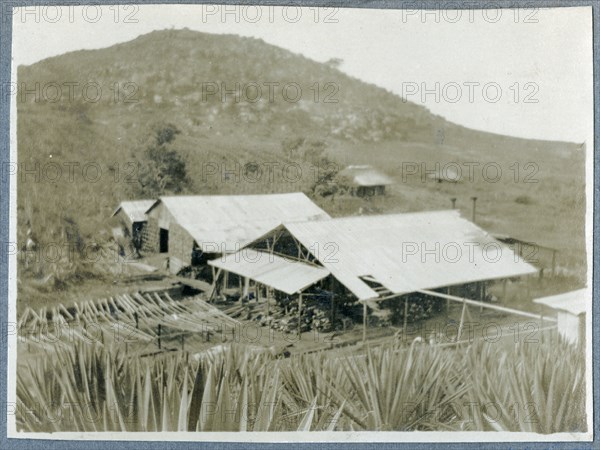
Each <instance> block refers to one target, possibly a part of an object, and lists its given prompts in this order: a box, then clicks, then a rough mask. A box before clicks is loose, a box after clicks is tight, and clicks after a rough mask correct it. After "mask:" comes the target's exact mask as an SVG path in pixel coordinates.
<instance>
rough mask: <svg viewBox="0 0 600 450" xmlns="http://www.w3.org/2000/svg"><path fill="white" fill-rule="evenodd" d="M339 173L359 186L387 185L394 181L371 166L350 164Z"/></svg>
mask: <svg viewBox="0 0 600 450" xmlns="http://www.w3.org/2000/svg"><path fill="white" fill-rule="evenodd" d="M339 175H340V176H341V177H346V178H349V179H350V180H352V182H353V183H355V184H357V185H358V186H382V185H384V186H385V185H389V184H393V183H394V181H393V180H392V179H391V178H390V177H388V176H387V175H385V174H383V173H381V172H380V171H378V170H377V169H374V168H373V167H371V166H348V167H346V168H345V169H344V170H342V171H341V172H340V173H339Z"/></svg>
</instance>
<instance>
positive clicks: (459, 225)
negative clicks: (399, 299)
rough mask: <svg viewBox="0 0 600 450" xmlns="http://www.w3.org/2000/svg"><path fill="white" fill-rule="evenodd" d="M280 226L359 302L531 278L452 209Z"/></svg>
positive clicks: (504, 248)
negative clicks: (516, 278) (489, 281)
mask: <svg viewBox="0 0 600 450" xmlns="http://www.w3.org/2000/svg"><path fill="white" fill-rule="evenodd" d="M284 226H285V228H286V229H287V230H288V231H289V233H290V234H291V236H292V237H293V238H294V239H295V240H296V241H297V242H298V243H299V244H300V245H302V247H304V248H305V249H307V250H308V251H309V252H310V253H311V254H312V255H313V256H314V258H316V260H317V261H318V262H319V263H320V264H322V265H323V267H325V268H327V269H328V270H329V271H330V272H331V275H332V276H333V277H335V278H336V279H337V280H338V281H339V282H340V283H342V284H343V285H344V286H345V287H346V288H347V289H348V290H349V291H350V292H352V293H353V294H354V295H355V296H356V297H357V298H358V299H359V300H363V301H364V300H377V299H381V297H382V296H389V295H394V296H398V295H402V294H406V293H411V292H416V291H419V290H422V289H436V288H440V287H447V286H454V285H461V284H466V283H473V282H477V281H483V280H494V279H503V278H511V277H516V276H521V275H527V274H532V273H536V272H537V269H536V268H535V267H533V266H532V265H530V264H529V263H527V262H526V261H524V260H523V259H522V258H521V257H519V256H518V255H516V254H515V253H514V252H513V251H511V250H510V249H509V248H508V247H507V246H505V245H502V244H501V243H499V242H498V241H496V240H495V239H494V238H493V237H492V236H491V235H489V234H488V233H487V232H485V231H484V230H482V229H481V228H479V227H478V226H476V225H475V224H473V223H472V222H470V221H468V220H466V219H464V218H462V217H461V216H460V213H459V212H458V211H457V210H450V211H432V212H419V213H405V214H387V215H374V216H358V217H344V218H334V219H331V220H328V221H321V222H315V221H312V222H296V223H286V224H285V225H284ZM382 293H383V294H382Z"/></svg>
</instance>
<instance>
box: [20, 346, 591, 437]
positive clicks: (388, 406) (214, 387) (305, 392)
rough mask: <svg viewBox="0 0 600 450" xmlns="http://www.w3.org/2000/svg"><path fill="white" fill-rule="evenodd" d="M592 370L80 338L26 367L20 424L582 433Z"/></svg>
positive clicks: (529, 360) (482, 352)
mask: <svg viewBox="0 0 600 450" xmlns="http://www.w3.org/2000/svg"><path fill="white" fill-rule="evenodd" d="M557 350H558V352H557ZM583 371H584V364H583V358H581V357H580V356H579V355H578V352H577V351H576V350H575V349H573V348H571V347H569V346H567V345H566V344H561V345H560V346H559V347H558V348H556V347H555V346H552V345H549V344H540V345H539V346H538V345H536V346H533V347H527V346H522V345H521V346H517V347H516V348H515V349H512V350H511V349H506V348H502V347H498V346H495V345H493V344H491V343H482V344H474V345H472V346H470V347H468V348H463V347H460V348H442V347H436V346H428V345H415V344H413V345H411V346H410V347H400V346H397V345H394V344H387V345H383V346H378V347H374V348H371V349H366V350H365V351H364V352H361V353H360V354H340V353H334V352H318V353H314V354H310V355H302V356H294V357H291V358H289V359H286V360H280V359H275V358H273V357H272V356H271V355H270V354H269V353H256V352H252V351H249V350H248V349H247V348H246V347H244V346H231V347H227V348H225V349H224V351H222V352H219V353H211V354H210V356H206V357H204V358H201V359H200V360H196V359H195V358H192V357H190V355H188V354H185V353H179V354H170V355H163V356H158V357H154V358H143V359H142V358H132V357H127V356H126V355H125V354H124V353H123V352H120V351H118V350H116V351H115V350H113V349H110V348H107V347H105V346H101V345H86V344H81V343H76V344H74V345H73V347H72V348H57V349H56V352H53V353H52V354H48V355H47V357H46V358H41V359H39V360H37V361H36V362H34V363H30V364H29V365H21V366H20V368H19V373H18V379H17V400H18V404H17V424H18V427H19V428H20V429H21V430H24V431H294V430H305V431H308V430H312V431H315V430H396V431H408V430H458V429H462V430H465V429H466V430H508V431H536V432H542V433H551V432H557V431H581V430H582V429H584V428H585V409H584V398H585V389H584V377H583V373H584V372H583ZM527 405H534V407H535V412H530V414H529V415H528V414H527V412H528V410H527V409H526V408H530V406H527ZM492 406H494V407H495V408H496V409H494V410H492ZM515 408H516V409H519V411H518V412H519V414H520V417H517V415H516V414H515Z"/></svg>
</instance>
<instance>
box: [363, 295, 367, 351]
mask: <svg viewBox="0 0 600 450" xmlns="http://www.w3.org/2000/svg"><path fill="white" fill-rule="evenodd" d="M366 340H367V304H366V303H363V342H366Z"/></svg>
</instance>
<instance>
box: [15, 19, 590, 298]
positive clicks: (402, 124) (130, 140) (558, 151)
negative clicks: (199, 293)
mask: <svg viewBox="0 0 600 450" xmlns="http://www.w3.org/2000/svg"><path fill="white" fill-rule="evenodd" d="M18 82H19V87H20V92H19V97H18V102H17V103H18V121H17V127H18V155H19V164H20V165H21V166H20V169H21V170H20V176H19V181H18V223H19V226H18V240H19V246H20V247H21V248H24V246H25V245H26V241H27V238H28V236H29V237H30V238H32V239H33V241H34V242H35V243H36V245H37V247H38V248H50V247H52V245H53V244H56V243H58V244H59V245H61V246H63V247H64V246H68V247H70V248H71V247H73V248H74V249H75V253H74V254H75V255H76V256H75V257H74V256H73V254H69V255H68V256H66V257H65V255H64V252H63V254H62V255H61V257H59V258H52V257H47V256H46V257H44V256H43V257H42V260H41V261H37V262H35V261H34V262H33V263H32V262H31V261H30V260H29V259H27V258H20V261H19V263H20V265H19V268H20V270H21V272H20V275H21V276H20V283H21V285H23V284H30V283H29V282H30V281H31V282H40V283H42V284H43V285H44V286H45V285H47V284H48V280H51V281H52V282H51V283H50V285H51V288H52V289H56V288H65V289H66V288H67V287H68V286H69V285H71V284H73V283H74V282H80V281H81V280H84V279H86V278H88V277H90V276H104V275H99V274H102V273H104V272H105V271H106V270H108V269H107V268H106V267H105V266H106V264H104V265H102V262H105V260H106V258H105V257H104V256H102V255H104V253H102V252H103V251H104V250H105V248H106V245H107V243H109V241H110V238H109V236H110V233H109V228H108V221H107V219H108V217H109V216H110V214H111V212H112V210H113V209H114V207H115V205H116V204H117V203H118V202H119V201H120V200H122V199H124V198H136V197H139V196H140V195H141V192H140V186H139V183H138V175H139V167H140V164H142V165H143V164H144V160H143V157H142V155H143V151H144V149H145V148H146V147H147V146H148V142H149V138H150V137H151V135H152V133H153V129H156V126H158V125H160V124H165V123H169V124H173V125H174V126H175V127H177V129H179V130H180V133H179V134H178V135H177V138H176V140H175V142H174V144H173V147H174V148H175V149H176V150H177V152H178V153H179V154H181V156H182V158H183V159H184V160H185V161H186V163H187V171H188V175H189V178H190V184H189V186H188V187H187V188H186V192H189V193H199V194H209V193H213V194H214V193H223V194H228V193H266V192H286V191H297V190H301V191H304V192H307V193H308V194H309V195H311V196H312V197H313V198H314V199H315V201H317V202H318V203H319V204H320V205H321V206H322V207H323V208H324V209H326V210H327V211H328V212H330V213H331V214H333V215H341V214H355V213H357V212H358V211H363V212H364V211H366V212H399V211H411V210H423V209H439V208H448V207H449V206H450V200H449V199H450V198H452V197H455V198H457V199H458V200H457V206H458V207H459V208H461V209H462V210H463V212H464V214H465V215H466V216H467V217H468V216H470V214H471V203H470V197H471V196H477V197H478V199H479V200H478V206H477V208H478V218H477V221H478V223H480V224H481V225H482V226H484V227H486V228H487V229H489V230H490V231H493V232H497V233H504V234H511V235H515V236H517V237H520V238H522V239H529V240H533V241H535V242H539V243H542V244H544V245H549V246H553V247H557V248H559V249H560V252H561V253H560V255H561V259H560V264H561V265H563V266H564V267H566V268H568V269H569V270H573V271H575V272H577V273H579V274H581V273H584V271H585V242H584V233H583V230H584V228H583V226H584V217H585V197H584V187H585V176H584V165H585V154H584V153H585V152H584V151H583V150H582V148H581V145H579V144H574V143H565V142H547V141H535V140H527V139H518V138H514V137H509V136H500V135H494V134H491V133H485V132H481V131H477V130H470V129H467V128H464V127H462V126H460V125H457V124H454V123H452V122H450V121H448V120H446V119H445V118H443V117H439V116H436V115H434V114H432V113H431V112H430V111H428V110H427V109H426V108H424V107H422V106H420V105H416V104H413V103H411V102H407V101H404V100H403V99H402V98H400V97H398V96H396V95H394V94H392V93H391V92H389V91H387V90H385V89H382V88H379V87H377V86H374V85H371V84H366V83H364V82H362V81H360V80H357V79H354V78H352V77H349V76H347V75H346V74H344V73H343V72H341V71H340V70H338V69H337V68H336V67H335V65H334V64H321V63H318V62H315V61H312V60H309V59H307V58H305V57H303V56H301V55H297V54H293V53H291V52H289V51H287V50H284V49H281V48H278V47H275V46H272V45H269V44H266V43H265V42H263V41H262V40H259V39H253V38H242V37H239V36H234V35H211V34H205V33H199V32H194V31H190V30H187V29H184V30H164V31H155V32H152V33H149V34H146V35H143V36H140V37H138V38H137V39H135V40H133V41H130V42H126V43H122V44H118V45H115V46H112V47H109V48H105V49H100V50H85V51H77V52H72V53H68V54H64V55H61V56H57V57H53V58H49V59H46V60H43V61H40V62H38V63H36V64H33V65H30V66H21V67H19V68H18ZM473 162H477V163H479V166H476V167H475V166H473V165H472V164H471V163H473ZM354 163H369V164H372V165H375V166H377V167H379V168H380V169H383V170H384V171H386V172H387V173H388V174H389V175H391V176H392V177H394V178H395V179H396V181H397V184H396V185H394V186H393V188H392V190H391V192H390V193H389V195H387V196H386V197H385V198H381V199H372V200H362V199H356V198H347V197H344V196H337V197H336V196H327V197H321V196H319V195H317V194H316V193H315V189H314V188H315V185H316V184H317V183H318V182H319V180H320V179H322V178H323V174H324V173H325V174H327V173H329V171H330V170H331V167H342V166H344V165H345V164H354ZM411 164H414V165H416V166H417V168H418V173H417V174H410V173H411V172H412V171H413V169H412V168H414V166H413V165H411ZM436 164H440V165H441V167H442V169H443V168H444V165H445V164H451V165H455V164H458V165H459V166H460V167H461V168H462V169H463V170H467V169H468V167H475V169H474V173H473V175H474V177H473V179H472V180H469V181H465V182H463V183H458V184H455V185H446V184H443V183H442V184H438V183H429V182H426V180H425V179H424V178H423V177H421V175H422V172H423V170H435V168H436ZM469 164H471V166H469ZM486 164H487V166H486V168H485V170H486V171H487V172H485V173H484V172H483V170H484V166H485V165H486ZM496 166H497V167H499V168H500V170H501V176H500V178H499V179H498V180H496V181H490V180H493V179H495V178H496V175H494V172H493V171H494V170H495V169H497V167H496ZM465 173H466V172H465ZM361 208H362V209H361ZM557 217H560V221H556V218H557ZM28 233H29V234H28ZM86 252H88V253H89V252H91V254H93V255H94V257H89V256H86V255H87V253H86ZM98 255H100V256H98ZM82 259H83V260H86V261H88V260H89V261H91V263H90V264H83V265H82V264H81V260H82ZM49 277H50V278H49ZM28 280H29V281H28ZM20 287H21V286H20ZM32 295H33V294H32Z"/></svg>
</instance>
